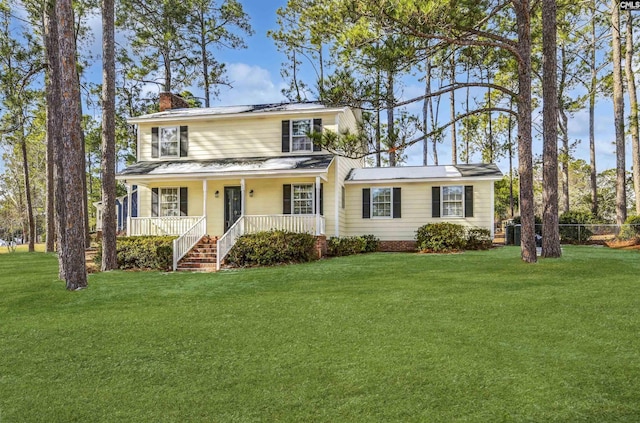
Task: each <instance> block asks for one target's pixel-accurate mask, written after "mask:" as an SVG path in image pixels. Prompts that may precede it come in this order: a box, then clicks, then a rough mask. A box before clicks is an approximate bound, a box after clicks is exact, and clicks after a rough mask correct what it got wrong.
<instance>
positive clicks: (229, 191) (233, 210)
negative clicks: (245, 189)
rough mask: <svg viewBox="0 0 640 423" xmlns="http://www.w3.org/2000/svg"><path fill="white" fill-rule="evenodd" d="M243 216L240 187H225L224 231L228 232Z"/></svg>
mask: <svg viewBox="0 0 640 423" xmlns="http://www.w3.org/2000/svg"><path fill="white" fill-rule="evenodd" d="M241 214H242V190H241V189H240V187H224V231H225V232H227V231H228V230H229V228H230V227H231V226H233V224H234V223H236V220H238V218H240V215H241Z"/></svg>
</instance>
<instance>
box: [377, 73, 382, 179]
mask: <svg viewBox="0 0 640 423" xmlns="http://www.w3.org/2000/svg"><path fill="white" fill-rule="evenodd" d="M381 88H382V74H381V70H380V69H377V70H376V167H380V166H382V151H381V150H382V144H381V143H382V124H381V123H380V117H381V114H380V111H381V110H382V107H381V92H382V90H381Z"/></svg>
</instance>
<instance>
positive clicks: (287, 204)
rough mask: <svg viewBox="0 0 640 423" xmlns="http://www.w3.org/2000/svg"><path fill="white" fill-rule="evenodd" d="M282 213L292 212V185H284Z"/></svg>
mask: <svg viewBox="0 0 640 423" xmlns="http://www.w3.org/2000/svg"><path fill="white" fill-rule="evenodd" d="M282 214H291V185H289V184H284V185H283V186H282Z"/></svg>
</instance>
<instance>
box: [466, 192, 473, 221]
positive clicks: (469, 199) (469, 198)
mask: <svg viewBox="0 0 640 423" xmlns="http://www.w3.org/2000/svg"><path fill="white" fill-rule="evenodd" d="M464 217H473V185H465V187H464Z"/></svg>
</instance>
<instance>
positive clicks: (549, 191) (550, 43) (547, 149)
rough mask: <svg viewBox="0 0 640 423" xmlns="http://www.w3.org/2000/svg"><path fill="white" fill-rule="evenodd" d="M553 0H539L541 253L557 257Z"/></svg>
mask: <svg viewBox="0 0 640 423" xmlns="http://www.w3.org/2000/svg"><path fill="white" fill-rule="evenodd" d="M556 69H557V60H556V0H542V72H543V75H542V114H543V133H542V138H543V152H542V167H543V170H542V173H543V176H542V178H543V187H542V203H543V215H542V221H543V225H542V256H543V257H547V258H549V257H560V256H561V255H562V251H561V250H560V232H559V228H558V114H557V113H558V107H557V106H558V87H557V84H558V77H557V72H556Z"/></svg>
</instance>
